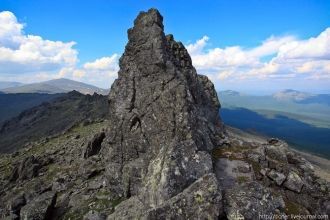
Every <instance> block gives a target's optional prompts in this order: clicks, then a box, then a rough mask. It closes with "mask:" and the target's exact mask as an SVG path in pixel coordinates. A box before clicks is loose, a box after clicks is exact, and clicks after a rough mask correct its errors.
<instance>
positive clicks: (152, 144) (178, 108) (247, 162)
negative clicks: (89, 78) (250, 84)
mask: <svg viewBox="0 0 330 220" xmlns="http://www.w3.org/2000/svg"><path fill="white" fill-rule="evenodd" d="M162 20H163V18H162V16H161V15H160V14H159V12H158V11H157V10H156V9H150V10H149V11H148V12H141V13H140V14H139V15H138V17H137V18H136V20H135V21H134V27H133V28H131V29H129V30H128V44H127V46H126V48H125V52H124V54H123V56H122V57H121V59H120V71H119V73H118V79H116V80H115V82H114V83H113V85H112V88H111V91H110V94H109V97H108V100H105V99H104V98H103V97H98V96H96V95H95V96H87V97H84V98H83V100H84V101H83V103H82V102H80V101H79V100H80V98H79V97H78V96H80V95H79V94H76V93H73V94H71V96H72V95H73V96H74V97H76V98H74V100H76V101H74V102H67V101H65V103H66V104H65V105H64V106H65V107H66V106H68V105H74V106H73V107H74V108H69V109H78V110H77V111H79V110H80V109H79V106H89V107H90V105H92V106H93V103H94V104H95V103H97V104H95V105H96V106H102V108H100V109H98V108H97V107H95V106H94V108H93V110H92V111H88V112H86V115H84V117H82V119H86V118H93V117H92V113H93V112H95V111H96V112H99V114H100V115H103V114H104V107H106V106H109V112H110V113H109V115H108V116H107V117H104V118H103V119H102V118H101V120H94V121H93V120H83V121H81V123H75V125H74V126H72V127H70V129H67V130H66V131H65V132H63V133H62V134H60V135H57V136H51V137H48V138H46V139H41V140H39V141H36V142H31V143H30V144H29V145H28V146H27V147H26V148H24V149H21V150H20V151H17V152H15V153H13V154H10V155H1V154H0V218H1V219H2V218H4V219H86V220H87V219H89V220H91V219H98V220H105V219H108V220H111V219H116V220H119V219H125V220H126V219H145V220H154V219H230V220H231V219H270V218H271V217H272V216H274V215H275V214H277V215H278V216H283V219H284V218H285V217H288V216H289V217H291V218H292V216H291V215H305V214H306V215H314V214H315V215H319V216H321V215H323V216H325V215H326V214H329V212H330V200H329V198H330V184H329V182H327V181H326V180H324V179H321V178H320V177H318V176H317V175H316V173H315V172H314V167H313V165H312V164H311V163H309V162H308V161H307V160H305V159H304V158H303V157H301V156H300V155H299V154H298V153H296V152H293V151H291V150H290V148H289V146H288V144H286V143H285V142H283V141H281V140H278V139H275V138H273V139H270V140H266V139H264V138H262V137H257V136H253V135H251V134H247V133H244V132H242V131H239V130H237V129H236V130H235V129H233V128H229V127H225V126H224V125H223V123H222V121H221V119H220V118H219V114H218V113H219V108H220V103H219V101H218V97H217V94H216V92H215V90H214V87H213V84H212V83H211V82H210V81H209V80H208V78H207V77H205V76H202V75H198V74H197V73H196V70H195V69H194V67H193V66H192V61H191V58H190V56H189V54H188V52H187V50H186V49H185V48H184V46H183V44H182V43H180V42H177V41H175V40H174V37H173V36H172V35H167V36H166V35H165V34H164V27H163V23H162ZM95 99H96V100H95ZM77 101H78V102H77ZM107 101H108V103H107ZM60 103H63V102H59V103H58V105H59V106H58V105H56V106H54V107H52V108H50V109H61V108H63V107H64V106H63V105H62V104H60ZM57 107H61V108H57ZM71 107H72V106H71ZM89 107H88V109H89ZM46 112H47V111H46V110H45V114H43V115H47V114H46ZM69 115H75V112H74V110H72V111H71V110H70V114H69ZM50 118H52V115H49V116H48V117H46V116H45V118H44V119H43V120H42V121H49V119H50ZM97 118H99V117H97ZM107 119H108V120H107ZM36 128H38V126H37V127H36ZM49 129H51V127H50V128H49ZM293 217H294V216H293ZM297 218H299V216H298V217H297ZM324 219H325V217H324Z"/></svg>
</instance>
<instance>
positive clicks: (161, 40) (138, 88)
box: [103, 9, 222, 217]
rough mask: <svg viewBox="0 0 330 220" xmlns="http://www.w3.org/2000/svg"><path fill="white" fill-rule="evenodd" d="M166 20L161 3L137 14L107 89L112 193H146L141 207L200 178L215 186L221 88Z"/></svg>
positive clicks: (106, 149)
mask: <svg viewBox="0 0 330 220" xmlns="http://www.w3.org/2000/svg"><path fill="white" fill-rule="evenodd" d="M162 21H163V18H162V16H161V15H160V13H159V12H158V11H157V10H156V9H150V10H149V11H148V12H141V13H140V14H139V15H138V17H137V18H136V19H135V21H134V27H133V28H131V29H129V30H128V43H127V45H126V48H125V52H124V54H123V56H122V57H121V59H120V71H119V73H118V79H116V80H115V82H114V83H113V85H112V87H111V91H110V94H109V106H110V125H109V129H108V130H109V133H108V134H107V141H106V142H105V143H107V144H105V145H106V146H104V147H103V155H104V157H105V158H107V159H108V160H109V168H108V169H107V170H108V172H109V175H108V176H109V177H110V182H112V183H116V184H114V185H116V186H117V187H116V188H115V189H114V191H115V193H118V194H120V193H122V194H125V195H126V196H129V197H131V196H132V197H134V198H139V199H140V200H143V207H144V208H142V207H140V206H139V207H137V208H136V209H139V210H140V211H143V209H146V208H157V207H159V206H160V205H164V204H165V203H166V201H167V200H169V199H171V198H173V197H175V196H179V195H180V196H183V197H184V196H185V195H183V194H182V193H183V191H184V189H186V188H187V187H189V186H190V185H192V184H194V183H195V182H196V181H197V180H199V181H200V182H199V183H200V184H205V185H207V184H210V185H212V186H213V185H214V186H215V189H216V188H217V187H216V186H217V183H216V179H215V177H214V174H213V172H212V169H213V168H212V159H211V156H210V151H211V150H212V149H213V148H214V147H215V146H217V145H218V144H219V143H220V142H221V140H222V139H221V133H222V122H221V121H220V119H219V116H218V111H219V107H220V104H219V101H218V98H217V94H216V91H215V89H214V87H213V84H212V83H211V82H210V81H209V80H208V78H207V77H205V76H200V75H197V73H196V70H195V68H194V67H193V66H192V62H191V58H190V56H189V54H188V52H187V50H186V49H185V47H184V46H183V44H182V43H180V42H176V41H175V40H174V38H173V36H172V35H168V36H165V34H164V31H163V24H162ZM205 175H206V176H207V175H209V176H208V177H207V178H206V177H205ZM111 177H115V178H111ZM201 182H202V183H201ZM204 182H207V183H204ZM118 186H121V187H118ZM213 197H214V198H218V197H219V194H218V192H217V190H215V191H214V193H213ZM213 197H212V198H213ZM214 198H213V199H214ZM215 200H216V201H218V199H215ZM215 203H218V202H215ZM124 204H125V203H124ZM205 208H208V209H211V210H212V209H213V212H215V213H217V212H218V211H217V210H218V208H217V207H213V205H209V206H208V207H205ZM118 212H119V211H118ZM187 212H188V211H187ZM204 214H205V213H204ZM114 216H117V214H116V213H114ZM201 216H203V214H201ZM117 217H118V216H117Z"/></svg>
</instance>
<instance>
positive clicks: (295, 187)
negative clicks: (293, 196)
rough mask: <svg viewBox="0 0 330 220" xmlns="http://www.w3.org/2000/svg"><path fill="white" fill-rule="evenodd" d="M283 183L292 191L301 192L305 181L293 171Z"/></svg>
mask: <svg viewBox="0 0 330 220" xmlns="http://www.w3.org/2000/svg"><path fill="white" fill-rule="evenodd" d="M283 185H284V186H285V187H286V188H288V189H290V190H292V191H295V192H297V193H300V191H301V188H302V187H303V185H304V182H303V180H302V179H301V177H300V176H299V175H298V174H297V173H296V172H294V171H291V172H290V173H289V175H288V177H287V179H286V181H285V182H284V184H283Z"/></svg>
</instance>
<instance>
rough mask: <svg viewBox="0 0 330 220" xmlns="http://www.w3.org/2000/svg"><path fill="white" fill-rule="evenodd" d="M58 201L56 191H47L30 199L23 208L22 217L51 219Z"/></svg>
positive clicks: (26, 219)
mask: <svg viewBox="0 0 330 220" xmlns="http://www.w3.org/2000/svg"><path fill="white" fill-rule="evenodd" d="M55 203H56V193H54V192H45V193H43V194H42V195H40V196H38V197H36V198H35V199H34V200H32V201H30V202H29V203H28V204H27V205H26V206H24V207H23V208H22V209H21V213H20V219H22V220H29V219H34V220H43V219H50V217H51V216H52V211H53V209H54V206H55Z"/></svg>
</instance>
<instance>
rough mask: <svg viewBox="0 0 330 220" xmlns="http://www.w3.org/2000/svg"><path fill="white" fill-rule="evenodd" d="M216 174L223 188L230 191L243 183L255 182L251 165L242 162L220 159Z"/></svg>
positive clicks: (217, 163)
mask: <svg viewBox="0 0 330 220" xmlns="http://www.w3.org/2000/svg"><path fill="white" fill-rule="evenodd" d="M215 167H216V168H215V173H216V176H217V179H218V181H219V184H220V186H221V188H223V189H228V188H231V187H233V186H235V185H237V183H239V182H242V181H248V180H253V178H254V174H253V170H252V169H251V167H250V165H249V164H248V163H247V162H245V161H242V160H230V159H227V158H219V159H218V160H217V162H216V165H215Z"/></svg>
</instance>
